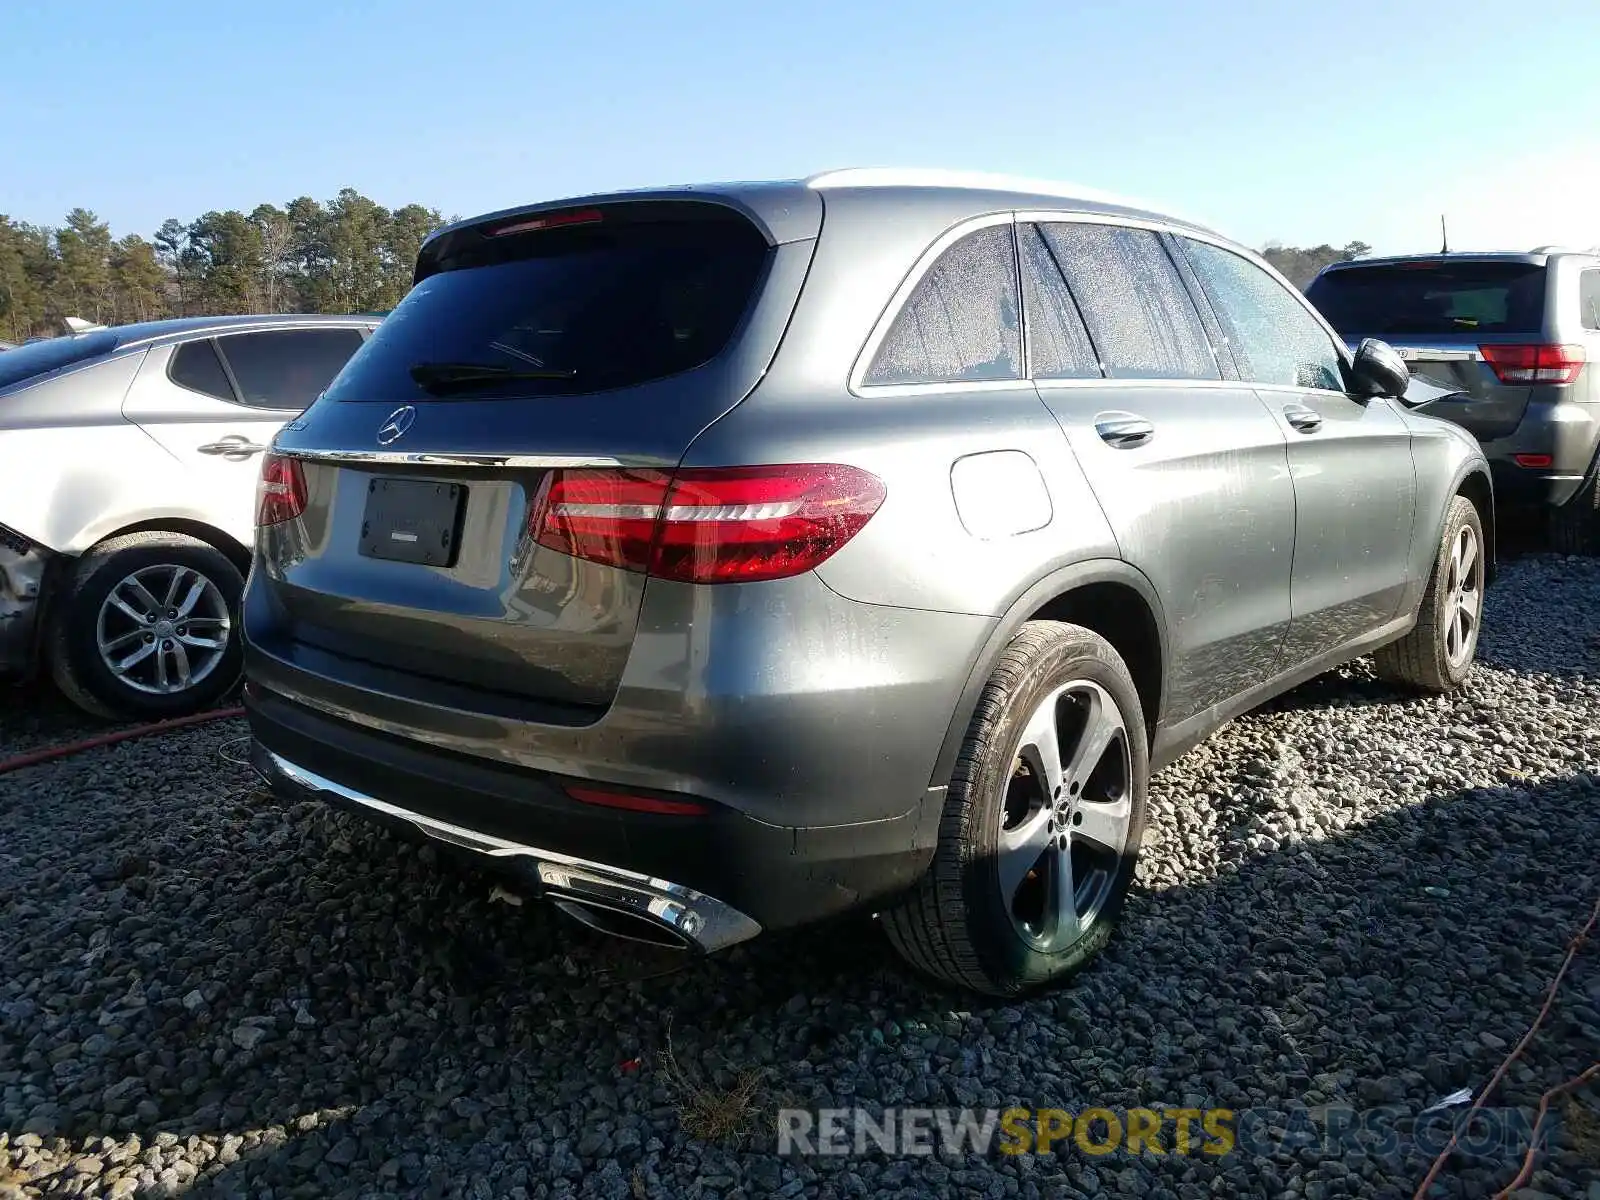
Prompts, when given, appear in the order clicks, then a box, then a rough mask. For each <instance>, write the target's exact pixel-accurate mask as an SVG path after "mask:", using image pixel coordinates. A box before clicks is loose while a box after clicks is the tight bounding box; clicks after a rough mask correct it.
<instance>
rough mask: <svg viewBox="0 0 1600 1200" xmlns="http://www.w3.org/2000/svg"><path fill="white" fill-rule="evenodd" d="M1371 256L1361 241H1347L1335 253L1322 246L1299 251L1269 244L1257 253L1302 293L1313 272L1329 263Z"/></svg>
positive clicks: (1290, 247) (1370, 251)
mask: <svg viewBox="0 0 1600 1200" xmlns="http://www.w3.org/2000/svg"><path fill="white" fill-rule="evenodd" d="M1371 253H1372V247H1371V246H1369V245H1367V244H1366V243H1365V242H1349V243H1347V244H1346V245H1345V246H1344V247H1343V248H1342V249H1337V250H1336V249H1334V247H1332V246H1329V245H1327V244H1326V243H1324V244H1323V245H1321V246H1308V247H1304V248H1302V247H1300V246H1284V245H1281V244H1279V243H1278V242H1270V243H1268V244H1267V247H1266V249H1264V250H1262V251H1261V257H1262V258H1264V259H1266V260H1267V261H1268V262H1269V263H1271V264H1272V265H1273V266H1274V267H1276V268H1277V269H1278V270H1279V271H1280V272H1282V273H1283V276H1284V278H1285V279H1287V280H1288V281H1289V282H1290V283H1292V284H1294V285H1295V287H1297V288H1299V289H1300V290H1301V291H1304V290H1305V288H1306V285H1307V284H1308V283H1310V282H1311V281H1312V280H1313V279H1315V278H1316V277H1317V272H1318V271H1320V270H1322V268H1323V267H1325V266H1327V265H1328V264H1329V263H1336V262H1345V261H1347V260H1349V259H1352V258H1362V257H1364V256H1365V255H1368V254H1371Z"/></svg>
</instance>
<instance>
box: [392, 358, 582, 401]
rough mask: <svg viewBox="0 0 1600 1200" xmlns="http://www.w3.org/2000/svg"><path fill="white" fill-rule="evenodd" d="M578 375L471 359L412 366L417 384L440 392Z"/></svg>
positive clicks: (569, 377)
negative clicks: (472, 360) (523, 368)
mask: <svg viewBox="0 0 1600 1200" xmlns="http://www.w3.org/2000/svg"><path fill="white" fill-rule="evenodd" d="M577 375H578V373H577V372H576V371H558V370H538V371H528V370H522V369H520V368H513V367H498V366H495V365H494V364H493V363H472V362H422V363H416V364H415V365H413V366H412V368H411V378H412V379H414V380H416V381H417V385H418V386H419V387H422V388H425V389H426V390H428V391H430V392H437V393H441V394H442V393H445V392H454V391H465V390H467V389H470V388H475V387H488V386H492V385H494V384H497V383H516V382H519V381H526V380H530V379H575V378H577Z"/></svg>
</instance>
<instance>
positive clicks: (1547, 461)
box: [1511, 454, 1556, 468]
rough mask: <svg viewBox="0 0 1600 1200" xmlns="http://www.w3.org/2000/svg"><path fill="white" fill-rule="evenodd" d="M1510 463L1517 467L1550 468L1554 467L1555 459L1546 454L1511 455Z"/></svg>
mask: <svg viewBox="0 0 1600 1200" xmlns="http://www.w3.org/2000/svg"><path fill="white" fill-rule="evenodd" d="M1511 461H1512V462H1514V463H1516V464H1517V466H1519V467H1533V468H1538V467H1550V466H1554V465H1555V461H1556V460H1555V459H1554V458H1552V457H1551V456H1550V455H1548V454H1513V455H1512V456H1511Z"/></svg>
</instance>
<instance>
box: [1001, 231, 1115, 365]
mask: <svg viewBox="0 0 1600 1200" xmlns="http://www.w3.org/2000/svg"><path fill="white" fill-rule="evenodd" d="M1017 248H1018V251H1019V253H1018V259H1019V260H1020V261H1021V263H1022V298H1023V311H1024V313H1025V315H1026V319H1027V327H1028V373H1029V374H1030V375H1032V376H1033V378H1035V379H1099V378H1100V376H1101V370H1100V359H1099V357H1098V356H1097V355H1096V354H1095V350H1094V344H1093V343H1092V342H1091V341H1090V340H1089V331H1088V329H1087V328H1086V327H1085V326H1084V323H1083V314H1082V313H1080V312H1079V311H1078V303H1077V301H1076V300H1074V299H1073V298H1072V292H1071V291H1070V290H1069V289H1068V288H1067V281H1066V279H1065V278H1063V277H1062V274H1061V268H1060V266H1059V265H1058V264H1057V263H1056V258H1055V255H1054V254H1052V253H1051V252H1050V247H1049V245H1048V244H1047V243H1046V242H1045V240H1044V235H1043V234H1041V233H1040V232H1039V228H1038V226H1036V225H1021V226H1018V228H1017Z"/></svg>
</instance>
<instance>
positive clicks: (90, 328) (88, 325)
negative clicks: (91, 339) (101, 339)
mask: <svg viewBox="0 0 1600 1200" xmlns="http://www.w3.org/2000/svg"><path fill="white" fill-rule="evenodd" d="M61 323H62V324H63V325H65V326H66V327H67V328H66V332H67V333H93V332H94V331H95V330H96V329H104V328H105V326H104V325H96V324H95V323H94V322H93V321H85V320H84V319H83V318H82V317H62V318H61Z"/></svg>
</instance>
